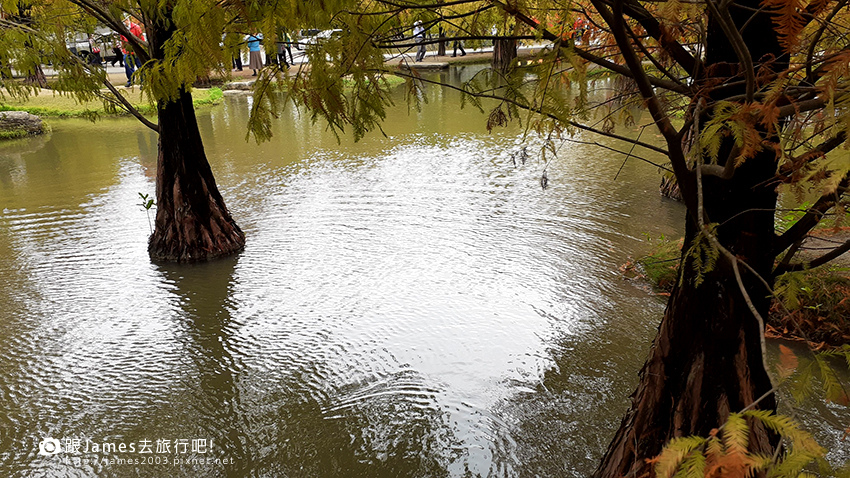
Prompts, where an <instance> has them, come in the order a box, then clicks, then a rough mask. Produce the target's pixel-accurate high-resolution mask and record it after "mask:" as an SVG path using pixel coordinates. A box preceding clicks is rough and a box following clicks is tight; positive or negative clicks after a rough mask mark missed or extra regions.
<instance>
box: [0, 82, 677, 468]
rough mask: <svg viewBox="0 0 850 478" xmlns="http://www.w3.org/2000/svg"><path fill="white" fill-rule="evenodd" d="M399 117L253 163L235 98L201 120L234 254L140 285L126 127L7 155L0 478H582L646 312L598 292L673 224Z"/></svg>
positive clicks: (633, 192)
mask: <svg viewBox="0 0 850 478" xmlns="http://www.w3.org/2000/svg"><path fill="white" fill-rule="evenodd" d="M468 74H469V72H468V71H465V70H451V71H450V72H448V73H444V75H453V76H456V77H463V76H464V75H468ZM604 86H605V85H604V84H601V86H600V87H604ZM402 93H403V92H402V91H401V90H399V92H398V95H397V99H398V103H399V105H400V106H397V107H395V108H394V109H392V110H391V111H390V112H389V117H388V118H387V121H386V123H385V130H384V131H385V133H386V137H384V136H382V135H380V134H370V135H369V136H367V138H365V139H364V140H362V141H361V142H359V143H354V142H352V141H350V140H349V139H347V138H343V140H342V143H341V144H338V143H337V141H336V139H335V138H334V136H333V135H332V134H330V133H329V132H327V131H326V130H325V128H324V126H323V125H322V124H321V123H318V124H316V125H314V124H311V122H310V121H309V118H307V117H302V116H299V114H298V113H297V112H296V111H293V110H288V111H287V112H286V113H285V114H284V115H283V116H282V117H281V118H280V121H278V122H277V123H276V124H275V131H274V133H275V137H274V139H273V140H272V141H271V142H269V143H265V144H262V145H259V146H258V145H256V144H255V143H254V142H253V141H252V142H247V143H246V141H245V122H246V120H247V114H248V108H249V102H250V100H251V98H250V97H247V96H241V97H229V98H226V101H225V102H224V104H222V105H220V106H217V107H213V108H209V109H204V110H201V111H200V112H199V121H200V124H201V128H202V134H203V137H204V142H205V145H206V151H207V154H208V156H209V159H210V162H211V163H212V166H213V170H214V172H215V174H216V178H217V180H218V184H219V187H220V188H221V190H222V193H223V195H224V197H225V200H226V201H227V204H228V206H229V207H230V209H231V211H232V213H233V215H234V216H235V218H236V220H237V221H238V223H239V224H240V225H241V226H242V228H243V229H244V231H245V233H246V235H247V247H246V249H245V251H244V252H243V253H242V254H240V255H239V256H237V257H234V258H232V259H229V260H222V261H218V262H215V263H211V264H204V265H194V266H176V265H165V266H164V265H154V264H151V262H150V261H149V260H148V257H147V253H146V248H145V246H146V240H147V236H148V234H149V223H148V218H147V216H146V213H145V211H144V210H143V209H142V208H141V207H140V206H139V205H138V204H139V202H140V199H139V197H138V193H139V192H142V193H147V194H151V195H153V192H154V182H153V175H154V168H155V155H156V137H155V136H154V135H153V134H152V133H151V132H150V131H148V130H146V129H145V128H144V127H143V126H141V125H139V124H138V123H137V122H136V121H134V120H132V119H110V120H105V121H101V122H99V123H97V124H91V123H88V122H85V121H58V120H57V121H54V132H53V133H52V134H51V135H49V136H48V137H45V138H36V139H31V140H26V141H17V142H14V143H3V144H0V212H2V216H0V284H1V285H2V287H0V410H2V412H0V420H2V421H0V433H2V435H0V475H2V476H13V477H30V476H39V477H40V476H44V477H89V476H99V477H101V476H102V477H130V476H145V477H184V476H185V477H218V476H227V477H243V476H252V477H253V476H256V477H357V476H362V477H408V476H410V477H420V476H421V477H425V476H427V477H438V476H453V477H462V476H479V475H480V476H505V477H513V476H541V477H562V476H563V477H569V476H576V477H578V476H585V475H586V474H587V473H588V472H590V471H591V470H592V469H593V467H594V466H595V464H596V462H597V460H598V458H599V456H600V454H601V452H602V450H603V449H604V447H605V445H607V443H608V441H609V440H610V437H611V434H612V433H613V430H614V427H615V426H616V425H617V423H618V422H619V419H620V417H621V414H622V413H623V411H624V410H625V406H626V402H627V400H626V397H627V395H628V394H629V393H630V392H631V391H632V388H633V387H634V384H635V383H636V378H637V371H638V369H639V366H640V364H641V363H642V361H643V358H644V356H645V354H646V351H647V348H648V345H649V343H650V341H651V339H652V336H653V334H654V331H655V327H656V325H657V322H658V320H659V318H660V315H661V313H662V310H663V300H660V299H659V298H658V297H656V296H654V295H652V294H651V293H649V292H647V291H646V290H644V289H643V288H641V287H638V286H637V284H635V283H632V282H629V281H627V280H624V279H622V278H621V275H620V274H619V272H618V267H619V266H620V265H621V264H622V263H624V262H625V261H626V260H627V259H628V258H629V257H632V256H635V255H638V254H640V253H642V252H645V251H646V250H648V248H649V245H648V243H647V242H646V240H645V238H644V234H649V235H650V236H653V237H658V236H659V235H661V234H666V235H671V234H676V231H677V230H678V228H679V227H680V226H681V223H682V218H683V209H682V207H681V206H680V205H679V204H676V203H673V202H670V201H667V200H664V199H662V198H660V197H659V196H658V194H657V185H658V182H659V177H658V174H657V172H656V170H655V168H653V167H651V166H647V165H645V164H641V163H639V162H636V161H630V162H628V163H627V164H626V165H625V166H624V167H623V170H622V172H621V174H620V177H619V179H618V180H616V181H615V180H614V177H615V175H616V173H617V171H618V169H619V168H620V166H621V164H622V156H618V155H615V154H614V153H611V152H608V151H605V150H603V149H600V148H597V147H593V146H589V145H583V144H575V143H569V142H567V143H564V144H563V145H562V146H561V148H560V150H559V156H558V158H557V159H556V160H554V161H553V162H552V163H551V164H550V165H549V172H548V176H549V184H550V187H549V188H548V189H547V190H545V191H544V190H542V189H541V188H540V186H539V182H538V179H539V176H540V173H541V171H542V164H540V163H539V162H538V160H537V159H536V156H535V155H534V153H533V151H534V150H535V148H539V140H538V139H536V138H529V139H523V134H522V130H521V129H520V128H518V127H516V126H514V127H511V128H508V129H499V130H496V131H494V132H492V133H488V132H487V131H486V129H485V126H484V125H485V118H484V117H483V116H482V115H481V114H480V113H478V112H477V111H475V110H473V109H460V108H459V101H458V98H457V96H456V95H455V94H454V93H452V92H451V91H449V90H443V89H440V88H429V89H428V90H427V93H426V94H427V96H428V100H429V101H428V103H427V104H425V105H423V108H422V110H421V111H415V110H413V111H408V108H407V107H406V106H404V105H403V104H404V103H403V96H402ZM579 139H581V137H579ZM524 145H525V146H528V149H529V151H531V152H532V155H531V158H530V159H529V161H528V162H526V163H525V164H522V163H521V162H520V163H519V164H518V165H517V166H514V164H513V161H512V160H511V153H514V152H516V151H518V150H519V149H520V148H522V147H523V146H524ZM46 438H53V439H55V440H57V441H58V443H59V445H60V447H61V448H62V451H61V452H60V453H57V454H55V455H51V454H49V453H48V454H44V453H47V452H50V451H55V450H54V449H53V448H52V446H53V444H51V443H48V442H46V441H43V440H45V439H46ZM75 440H79V441H78V442H76V441H75ZM166 442H167V449H166ZM40 443H41V446H42V449H41V450H40V448H39V444H40ZM104 444H105V446H106V450H104V449H103V447H104ZM113 444H114V445H115V447H116V449H115V450H112V449H111V448H110V447H111V446H112V445H113ZM122 444H123V445H124V447H125V448H124V450H123V451H122V450H121V449H120V448H119V447H120V446H121V445H122ZM69 445H70V446H71V448H73V447H74V445H79V447H80V449H79V451H78V452H77V453H74V452H73V450H72V449H69ZM131 445H132V448H133V450H132V451H131V448H130V447H131ZM95 447H98V448H97V449H96V450H95ZM40 451H41V454H40ZM143 451H150V453H144V452H143Z"/></svg>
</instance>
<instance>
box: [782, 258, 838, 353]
mask: <svg viewBox="0 0 850 478" xmlns="http://www.w3.org/2000/svg"><path fill="white" fill-rule="evenodd" d="M774 291H775V292H776V300H777V304H775V305H774V307H773V308H772V309H771V318H772V320H771V325H772V326H773V327H774V328H776V329H777V330H779V331H780V332H782V333H783V334H784V335H789V336H797V337H801V338H806V339H807V340H809V341H811V342H813V343H827V344H831V345H841V344H844V343H847V341H848V340H850V270H847V269H842V268H838V267H831V268H830V267H819V268H816V269H809V270H803V271H798V272H789V273H785V274H782V275H781V276H779V277H777V279H776V283H775V286H774ZM780 304H781V307H780V306H779V305H780ZM799 328H802V332H801V331H800V330H798V329H799Z"/></svg>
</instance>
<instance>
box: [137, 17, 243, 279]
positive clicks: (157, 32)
mask: <svg viewBox="0 0 850 478" xmlns="http://www.w3.org/2000/svg"><path fill="white" fill-rule="evenodd" d="M146 27H147V32H148V40H149V42H150V48H151V58H153V59H155V60H162V59H163V58H165V53H164V51H163V45H164V44H165V42H166V41H167V40H168V39H169V38H170V37H171V35H172V34H173V33H174V30H173V29H174V26H173V22H171V21H170V19H164V20H163V21H157V22H150V24H148V25H146ZM157 114H158V117H159V147H158V154H157V171H156V206H157V209H156V223H155V226H154V231H153V234H152V235H151V237H150V240H149V242H148V252H149V253H150V256H151V259H153V260H155V261H168V262H196V261H205V260H210V259H215V258H218V257H223V256H228V255H231V254H235V253H237V252H239V251H241V250H242V249H243V248H244V246H245V235H244V234H243V233H242V230H241V229H240V228H239V226H238V225H237V224H236V222H235V221H234V220H233V218H232V217H231V216H230V212H229V211H228V210H227V206H225V204H224V199H222V197H221V194H220V193H219V191H218V187H217V186H216V183H215V178H214V177H213V173H212V169H211V168H210V164H209V162H208V161H207V157H206V154H205V153H204V145H203V142H202V140H201V133H200V130H199V129H198V121H197V119H196V117H195V107H194V105H193V104H192V95H191V93H190V92H189V91H187V90H186V88H185V87H182V88H181V89H180V90H179V92H178V96H177V99H176V100H174V101H167V100H159V101H158V102H157Z"/></svg>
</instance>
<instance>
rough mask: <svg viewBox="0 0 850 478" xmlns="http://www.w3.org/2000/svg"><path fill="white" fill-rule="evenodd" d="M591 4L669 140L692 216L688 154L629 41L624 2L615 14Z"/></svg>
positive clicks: (693, 205) (616, 4)
mask: <svg viewBox="0 0 850 478" xmlns="http://www.w3.org/2000/svg"><path fill="white" fill-rule="evenodd" d="M591 3H592V4H593V5H594V7H595V8H596V10H597V12H599V14H600V16H602V18H603V19H604V20H605V23H607V24H608V25H609V26H610V27H611V31H612V33H613V35H614V39H615V41H616V42H617V45H618V46H619V47H620V51H621V52H622V54H623V58H624V59H625V61H626V65H627V66H628V67H629V69H630V70H632V73H633V74H634V79H635V82H636V83H637V86H638V89H639V90H640V93H641V96H643V98H644V101H645V102H646V106H647V108H648V109H649V112H650V114H651V115H652V119H653V120H654V121H655V124H656V126H657V127H658V130H659V131H660V132H661V134H662V136H664V139H665V140H666V141H667V148H668V152H669V154H668V157H669V159H670V164H671V165H672V166H673V171H674V174H675V175H676V180H677V181H678V183H679V190H680V191H681V192H682V199H683V200H684V202H685V205H686V206H687V207H688V210H689V211H690V212H691V213H692V214H697V204H696V201H695V199H696V195H695V193H696V191H694V190H693V183H692V182H691V181H692V172H691V171H690V169H689V168H688V164H687V161H686V159H685V154H684V151H682V144H681V138H680V137H679V134H678V132H677V131H676V129H675V128H674V127H673V125H672V123H671V122H670V118H669V117H668V116H667V115H666V114H664V111H663V108H662V107H661V103H660V101H659V100H658V97H657V96H656V94H655V91H654V90H653V87H652V84H651V83H650V82H649V79H648V78H647V75H646V73H645V72H644V70H643V67H642V65H641V64H640V61H639V60H638V58H637V55H636V54H635V52H634V50H633V49H632V46H631V43H630V42H629V38H628V35H627V33H626V24H625V21H624V19H623V11H622V6H623V0H615V1H614V10H613V11H611V10H609V9H608V7H607V6H606V5H604V4H603V0H591Z"/></svg>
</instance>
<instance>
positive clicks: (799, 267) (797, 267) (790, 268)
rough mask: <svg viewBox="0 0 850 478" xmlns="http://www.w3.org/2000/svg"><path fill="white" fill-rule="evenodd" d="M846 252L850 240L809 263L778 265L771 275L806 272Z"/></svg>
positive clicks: (849, 245) (849, 249)
mask: <svg viewBox="0 0 850 478" xmlns="http://www.w3.org/2000/svg"><path fill="white" fill-rule="evenodd" d="M847 251H850V239H848V240H847V241H846V242H845V243H844V244H841V245H840V246H838V247H836V248H835V249H833V250H831V251H829V252H827V253H826V254H824V255H822V256H820V257H817V258H815V259H812V260H811V261H808V262H801V263H799V264H786V265H784V266H783V265H782V264H780V265H779V266H778V267H777V268H776V269H775V270H774V271H773V274H774V275H780V274H784V273H786V272H796V271H803V270H806V269H811V268H813V267H818V266H822V265H824V264H826V263H828V262H829V261H831V260H833V259H835V258H836V257H838V256H840V255H841V254H844V253H845V252H847Z"/></svg>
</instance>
